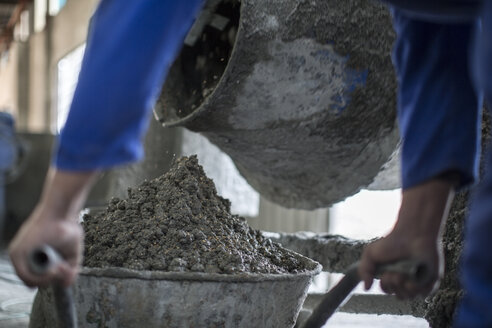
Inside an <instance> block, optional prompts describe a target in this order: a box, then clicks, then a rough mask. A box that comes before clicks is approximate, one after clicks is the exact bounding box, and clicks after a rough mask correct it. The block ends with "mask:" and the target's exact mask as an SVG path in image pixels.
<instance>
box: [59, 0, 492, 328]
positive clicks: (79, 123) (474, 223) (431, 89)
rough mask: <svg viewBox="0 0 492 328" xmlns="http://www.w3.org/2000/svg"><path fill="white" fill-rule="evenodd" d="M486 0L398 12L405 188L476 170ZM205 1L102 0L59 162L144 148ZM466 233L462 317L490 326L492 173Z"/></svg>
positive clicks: (120, 155)
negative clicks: (443, 14)
mask: <svg viewBox="0 0 492 328" xmlns="http://www.w3.org/2000/svg"><path fill="white" fill-rule="evenodd" d="M486 3H487V5H486V6H485V8H484V9H483V17H482V18H481V20H480V19H478V18H477V20H475V21H471V22H467V23H446V24H445V23H442V22H432V21H429V20H421V19H419V18H415V17H410V16H407V13H403V12H400V11H398V10H397V9H395V10H394V12H393V14H394V26H395V30H396V32H397V35H398V38H397V41H396V44H395V49H394V56H393V59H394V63H395V67H396V71H397V74H398V79H399V91H398V96H399V104H398V117H399V124H400V131H401V137H402V141H403V148H402V183H403V188H409V187H412V186H414V185H417V184H419V183H422V182H424V181H426V180H428V179H431V178H433V177H435V176H438V175H440V174H442V173H446V172H449V171H453V172H458V173H459V174H460V177H461V180H460V183H461V186H467V185H470V184H472V183H473V182H474V181H476V179H477V175H478V162H479V160H478V159H479V149H480V123H481V122H480V117H481V113H480V110H481V107H482V95H483V94H485V95H486V96H488V98H489V99H492V63H491V61H490V60H487V59H490V58H492V44H491V42H492V1H486ZM201 4H202V1H201V0H186V1H171V0H141V1H123V0H102V2H101V4H100V5H99V7H98V10H97V11H96V13H95V14H94V17H93V21H92V25H91V30H90V33H89V38H88V40H89V41H88V44H87V48H86V53H85V56H84V60H83V63H82V70H81V73H80V76H79V82H78V85H77V88H76V91H75V95H74V99H73V103H72V106H71V110H70V113H69V116H68V120H67V123H66V125H65V128H64V129H63V131H62V133H61V136H60V138H59V142H58V149H57V152H56V156H55V166H56V167H57V168H58V169H60V170H68V171H74V170H76V171H87V170H101V169H106V168H110V167H113V166H115V165H120V164H123V163H128V162H132V161H135V160H138V159H140V158H141V157H142V155H143V150H142V145H141V139H142V137H143V134H144V132H145V130H146V125H147V121H148V116H149V115H150V112H151V108H152V106H153V104H154V102H155V100H156V97H157V96H158V94H159V91H160V88H161V85H162V83H163V81H164V78H165V75H166V72H167V70H168V68H169V66H170V65H171V63H172V61H173V59H174V57H175V55H176V54H177V51H178V50H179V48H180V47H181V45H182V42H183V39H184V37H185V35H186V32H187V31H188V29H189V27H190V26H191V24H192V22H193V20H194V18H195V16H196V14H197V13H198V11H199V9H200V6H201ZM480 24H481V25H482V26H480ZM490 157H491V156H490V155H489V163H490V161H491V160H492V158H490ZM490 164H492V163H490ZM490 164H489V167H490ZM489 171H490V170H489ZM466 234H467V243H466V249H465V254H464V260H463V263H464V265H463V284H464V287H465V290H466V295H465V298H464V301H463V303H462V305H461V308H460V310H459V316H458V319H457V323H456V325H457V326H458V327H474V326H481V327H485V326H489V327H492V251H490V250H489V249H490V248H491V247H492V175H491V174H490V172H489V174H487V175H486V177H485V178H484V180H483V183H482V184H481V186H480V187H479V188H478V192H477V196H476V197H475V202H474V205H473V206H472V210H471V216H470V218H469V220H468V225H467V231H466Z"/></svg>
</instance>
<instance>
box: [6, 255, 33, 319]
mask: <svg viewBox="0 0 492 328" xmlns="http://www.w3.org/2000/svg"><path fill="white" fill-rule="evenodd" d="M35 293H36V290H34V289H30V288H27V287H26V286H24V284H23V283H22V282H21V281H20V280H19V278H17V276H16V274H15V272H14V269H13V268H12V265H11V264H10V261H9V259H8V256H7V255H6V254H5V252H2V253H0V327H2V328H26V327H28V325H29V313H30V312H31V304H32V301H33V299H34V295H35Z"/></svg>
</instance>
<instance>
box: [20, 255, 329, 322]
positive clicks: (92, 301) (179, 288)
mask: <svg viewBox="0 0 492 328" xmlns="http://www.w3.org/2000/svg"><path fill="white" fill-rule="evenodd" d="M299 256H300V259H301V261H302V262H303V263H304V264H305V267H306V268H308V269H307V270H306V271H305V272H303V273H300V274H235V275H223V274H205V273H178V272H150V271H133V270H127V269H120V268H107V269H91V268H84V269H83V270H82V272H81V274H80V277H79V279H78V281H77V283H76V285H75V286H74V299H75V303H76V304H75V307H76V309H77V316H78V323H79V327H87V328H90V327H94V328H96V327H107V328H112V327H115V328H116V327H118V328H141V327H146V328H153V327H166V328H172V327H183V328H184V327H231V328H232V327H234V328H235V327H282V328H283V327H293V326H294V324H295V322H296V319H297V315H298V313H299V311H300V309H301V306H302V304H303V302H304V299H305V297H306V294H307V289H308V287H309V285H310V283H311V279H312V277H313V276H314V275H316V274H318V273H319V272H320V271H321V266H320V265H319V264H318V263H317V262H314V261H312V260H310V259H308V258H305V257H302V256H301V255H299ZM47 327H56V314H55V309H54V306H53V295H52V293H51V290H50V289H41V290H40V291H39V292H38V295H37V297H36V300H35V302H34V306H33V311H32V315H31V323H30V328H47Z"/></svg>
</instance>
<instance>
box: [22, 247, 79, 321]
mask: <svg viewBox="0 0 492 328" xmlns="http://www.w3.org/2000/svg"><path fill="white" fill-rule="evenodd" d="M28 261H29V262H28V263H29V269H30V270H31V272H32V273H35V274H39V275H43V274H45V273H46V272H47V271H48V270H49V269H50V268H52V267H53V266H55V265H57V264H59V263H60V262H62V261H64V260H63V258H62V257H61V255H60V254H59V253H58V252H57V251H55V250H54V249H53V248H51V247H50V246H47V245H45V246H41V247H39V248H37V249H36V250H34V251H33V252H32V253H31V254H30V256H29V260H28ZM52 288H53V294H54V300H55V308H56V314H57V317H58V328H77V319H76V315H75V313H76V312H75V306H74V302H73V294H72V289H71V288H70V287H64V286H62V285H61V284H60V283H54V284H53V286H52Z"/></svg>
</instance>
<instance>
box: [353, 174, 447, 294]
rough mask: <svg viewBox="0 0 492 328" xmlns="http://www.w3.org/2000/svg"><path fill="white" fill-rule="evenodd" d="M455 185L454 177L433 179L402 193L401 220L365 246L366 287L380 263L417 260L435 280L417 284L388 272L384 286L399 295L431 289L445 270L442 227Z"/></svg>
mask: <svg viewBox="0 0 492 328" xmlns="http://www.w3.org/2000/svg"><path fill="white" fill-rule="evenodd" d="M454 185H455V183H454V181H453V180H447V179H433V180H429V181H427V182H425V183H422V184H420V185H417V186H415V187H412V188H409V189H407V190H404V191H403V192H402V204H401V208H400V212H399V214H398V221H397V223H396V224H395V226H394V228H393V230H392V231H391V232H390V233H389V234H388V235H387V236H386V237H384V238H383V239H380V240H378V241H376V242H374V243H372V244H370V245H368V246H367V247H366V248H365V249H364V252H363V255H362V259H361V264H360V267H359V274H360V276H361V277H362V280H363V281H364V283H365V287H366V288H370V286H371V285H372V281H373V278H374V274H375V270H376V266H377V265H378V264H383V263H389V262H393V261H396V260H404V259H415V260H419V261H422V262H424V263H425V264H426V265H427V266H428V268H429V269H430V270H431V275H432V277H433V279H432V281H429V283H428V284H426V285H424V286H417V285H415V284H413V283H412V282H410V281H408V280H407V279H405V277H404V276H402V275H400V274H396V273H386V274H384V275H383V276H382V277H381V287H382V289H383V290H384V291H385V292H386V293H391V294H393V293H394V294H396V295H397V296H398V297H399V298H412V297H415V296H417V295H419V294H423V295H426V294H428V293H430V292H431V291H432V289H433V288H434V286H435V284H436V282H437V281H438V279H439V278H440V277H441V276H442V273H443V260H442V251H441V247H440V240H441V230H442V229H441V227H442V225H443V222H444V221H445V219H446V218H447V216H448V213H449V207H450V204H451V201H452V199H453V196H454Z"/></svg>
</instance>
